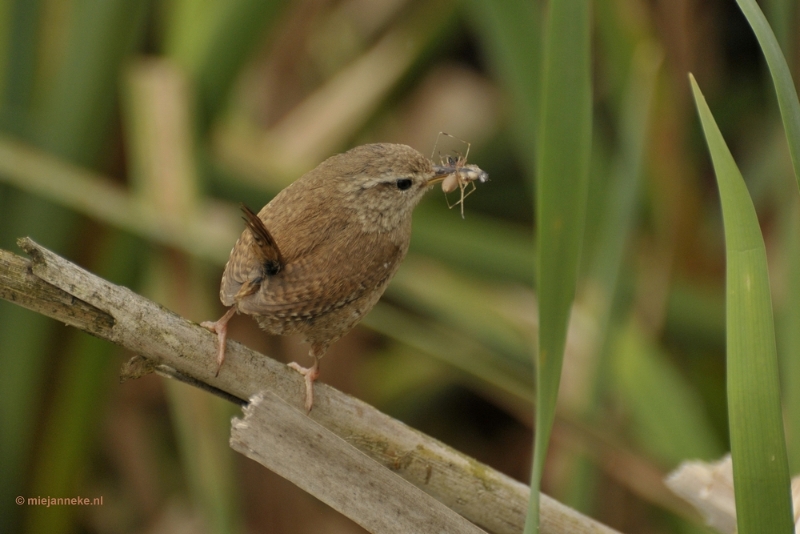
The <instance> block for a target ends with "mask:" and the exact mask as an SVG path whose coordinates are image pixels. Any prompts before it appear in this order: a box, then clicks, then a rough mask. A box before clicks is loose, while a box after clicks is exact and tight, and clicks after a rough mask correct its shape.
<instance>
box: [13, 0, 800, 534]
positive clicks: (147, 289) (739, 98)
mask: <svg viewBox="0 0 800 534" xmlns="http://www.w3.org/2000/svg"><path fill="white" fill-rule="evenodd" d="M765 4H766V5H765V6H764V9H765V11H766V13H767V16H768V17H769V18H770V23H771V25H772V27H773V28H775V29H776V33H777V36H778V41H779V43H780V44H781V46H782V47H783V50H784V51H789V53H788V54H787V56H788V61H789V66H790V69H791V70H792V71H793V72H794V71H796V68H795V67H796V64H797V57H795V54H793V53H792V51H793V50H796V48H797V44H798V43H797V42H796V39H797V38H796V35H795V34H796V32H792V31H791V28H794V27H796V20H797V9H796V4H797V2H795V1H794V0H773V1H771V2H765ZM545 9H546V2H543V1H532V2H526V1H523V0H515V1H510V2H481V1H480V0H466V1H463V2H458V1H456V0H432V1H425V2H423V1H417V0H381V1H376V0H316V1H311V0H308V1H299V0H298V1H294V2H277V1H266V0H263V1H257V0H235V1H224V0H203V1H186V0H152V1H144V0H136V1H130V0H69V1H63V0H2V1H0V246H2V247H3V248H5V249H10V250H15V249H16V247H15V244H14V242H15V239H16V238H17V237H20V236H24V235H30V236H31V237H33V238H34V239H36V240H37V241H38V242H40V243H43V244H44V245H46V246H48V247H50V248H52V249H54V250H56V251H57V252H59V253H60V254H62V255H64V256H66V257H68V258H70V259H73V260H75V261H77V262H78V263H80V264H82V265H84V266H86V267H87V268H88V269H90V270H92V271H94V272H97V273H98V274H100V275H101V276H104V277H107V278H109V279H111V280H112V281H114V282H117V283H121V284H125V285H127V286H129V287H131V288H133V289H135V290H136V291H138V292H141V293H144V294H147V295H148V296H150V297H152V298H154V299H156V300H158V301H160V302H162V303H163V304H165V305H166V306H168V307H170V308H171V309H175V310H177V311H179V312H180V313H182V314H184V315H186V316H188V317H189V318H190V319H192V320H195V321H201V320H206V319H211V318H214V317H215V316H216V314H217V313H219V312H220V309H219V308H214V306H218V305H216V304H213V303H216V302H217V298H216V295H217V289H218V281H219V275H220V273H221V269H222V265H223V264H224V261H225V259H226V257H227V254H228V251H229V250H230V247H231V246H232V244H233V242H234V241H235V239H236V237H237V236H238V233H239V232H240V231H241V228H242V227H241V223H240V222H239V220H238V214H237V212H236V209H237V208H236V206H237V205H238V203H239V202H245V203H247V204H248V205H250V206H251V207H253V208H257V207H259V206H260V205H262V204H263V203H265V202H267V201H268V200H269V199H270V198H271V196H272V195H274V194H275V193H276V192H277V191H278V190H280V189H281V188H282V187H283V186H285V184H287V183H288V182H290V181H291V180H293V179H295V178H297V177H298V176H300V175H301V174H302V173H303V172H304V171H306V170H308V169H310V168H313V167H314V166H315V165H317V164H318V163H319V162H320V161H321V160H322V159H323V158H325V157H327V156H328V155H331V154H333V153H337V152H340V151H343V150H346V149H347V148H349V147H351V146H354V145H357V144H360V143H365V142H373V141H390V142H403V143H406V144H409V145H411V146H413V147H414V148H416V149H418V150H420V151H421V152H423V153H425V154H433V157H434V158H439V157H440V156H445V155H447V154H451V153H456V152H458V153H464V152H465V151H466V147H465V146H463V145H459V144H457V143H455V144H452V145H450V144H441V142H440V145H439V146H437V147H436V149H435V150H434V143H435V142H436V139H437V134H438V132H440V131H445V132H448V133H451V134H453V135H455V136H457V137H458V138H460V139H465V140H467V141H469V142H470V143H471V145H470V152H469V160H470V161H471V162H474V163H476V164H478V165H479V166H480V167H481V168H483V169H485V170H486V171H487V172H488V173H489V175H490V178H491V181H490V182H489V183H487V184H478V190H477V191H476V192H475V193H474V194H473V195H471V196H470V197H469V198H468V199H467V200H466V219H464V220H462V219H461V218H460V215H459V213H458V210H457V209H455V210H452V211H451V210H448V209H447V204H446V202H445V199H443V198H442V193H441V192H439V191H432V192H431V193H430V194H428V196H427V198H426V200H425V201H424V202H423V204H422V205H421V206H420V207H419V209H418V211H417V213H416V214H415V220H414V233H413V237H412V246H411V251H410V253H409V257H408V258H407V260H406V262H405V264H404V266H403V267H402V269H401V271H400V272H399V273H398V275H397V277H396V279H395V280H394V281H393V283H392V284H391V286H390V288H389V290H388V291H387V294H386V296H385V297H384V298H383V299H382V301H381V303H380V304H379V305H378V306H377V307H376V309H375V310H374V311H373V312H372V313H370V314H369V315H368V316H367V318H366V319H365V321H364V325H363V327H359V328H358V329H356V330H355V331H354V332H353V333H352V334H350V335H348V336H347V337H345V338H344V339H342V340H341V341H340V342H338V343H337V344H335V345H334V347H332V349H331V353H330V354H329V355H328V356H327V357H326V358H325V360H324V362H323V364H322V378H321V379H322V380H323V381H325V382H328V383H331V384H332V385H334V386H336V387H338V388H340V389H343V390H346V391H348V392H351V393H353V394H355V395H358V396H360V397H362V398H364V399H365V400H367V401H368V402H371V403H374V404H376V405H377V406H379V407H380V408H381V409H383V410H385V411H388V412H389V413H392V414H393V415H395V416H397V417H400V418H402V419H403V420H405V421H407V422H408V423H410V424H412V425H414V426H418V427H420V428H422V429H424V430H425V431H427V432H429V433H432V434H433V435H435V436H438V437H441V438H442V439H445V440H446V441H447V442H448V443H450V444H452V445H454V446H456V447H457V448H459V449H461V450H463V451H464V452H466V453H468V454H470V455H472V456H475V457H476V458H478V459H479V460H481V461H485V462H488V463H489V464H491V465H493V466H496V467H498V468H499V469H501V470H503V471H505V472H506V473H508V474H510V475H511V476H514V477H516V478H518V479H520V480H524V481H527V477H528V476H529V473H530V461H531V444H530V440H531V426H532V424H531V421H532V417H533V415H532V414H533V408H532V404H531V401H532V399H533V398H534V392H533V384H534V376H533V369H532V361H533V359H532V352H533V347H535V345H536V335H537V332H538V318H537V312H536V310H537V306H536V295H535V292H534V290H533V288H534V287H535V280H534V278H535V276H534V273H533V271H534V265H535V261H534V250H535V246H534V238H533V236H534V235H535V234H536V229H535V228H534V227H533V226H534V223H533V221H534V220H535V219H536V214H535V213H534V205H535V201H534V198H533V191H534V188H533V187H532V185H533V184H534V183H535V179H536V176H535V174H536V173H535V170H536V165H537V153H536V146H537V142H538V141H537V139H538V132H537V129H538V122H537V121H538V120H539V117H538V108H537V106H538V101H539V100H538V99H539V94H538V91H539V89H538V86H539V83H540V80H539V78H538V76H539V73H540V69H539V64H540V62H541V59H540V58H541V45H542V28H541V25H542V23H543V20H544V15H543V13H544V11H545ZM592 10H593V11H592V23H591V24H592V73H593V74H592V76H593V82H592V83H593V94H592V98H593V107H592V109H593V124H592V150H591V162H590V176H589V199H590V202H589V206H588V209H587V213H586V224H585V232H584V235H585V237H584V243H583V250H584V253H583V255H582V257H581V266H580V271H579V276H578V285H577V293H576V302H575V306H574V307H573V310H572V318H571V321H570V326H569V333H568V338H567V347H566V355H565V359H564V369H563V375H562V380H561V391H560V393H559V404H558V409H557V412H556V418H555V426H554V431H553V439H552V442H551V454H550V457H549V461H548V463H547V464H546V465H545V469H544V479H543V489H544V491H546V492H548V493H549V494H551V495H553V496H555V497H556V498H558V499H560V500H562V501H564V502H566V503H567V504H570V505H572V506H575V507H578V508H579V509H581V510H582V511H585V512H586V513H589V514H590V515H592V516H594V517H597V518H598V519H599V520H600V521H602V522H604V523H607V524H609V525H611V526H613V527H615V528H617V529H619V530H621V531H625V532H645V531H646V532H668V531H669V532H702V531H704V527H702V526H701V525H700V524H699V520H698V519H697V518H696V516H695V515H694V514H693V513H691V512H690V511H689V510H688V508H687V507H685V506H682V505H681V504H680V503H679V502H678V501H677V499H676V498H675V497H673V496H671V495H670V494H669V493H668V492H666V490H664V488H663V486H662V485H661V484H660V482H659V479H658V477H648V476H641V477H640V478H638V479H636V480H633V477H634V476H636V474H637V473H642V472H643V470H644V471H647V472H655V473H657V474H659V475H663V474H666V473H667V472H668V470H670V469H672V468H674V467H675V466H676V464H677V463H678V462H679V461H680V460H682V459H684V458H686V457H689V456H691V457H700V458H702V459H705V460H711V459H714V458H716V457H717V456H718V455H720V454H722V453H723V452H724V451H725V450H727V449H728V448H729V446H728V444H727V441H728V439H727V415H726V409H725V393H724V383H725V366H724V349H725V329H724V320H723V319H724V238H723V231H722V220H721V211H720V205H719V197H718V194H717V192H716V185H715V183H714V179H713V174H712V168H711V162H710V159H709V157H708V152H707V148H706V146H705V143H704V140H703V137H702V133H701V131H700V129H699V126H698V121H697V118H696V115H695V112H694V109H693V107H692V102H691V97H690V92H689V85H688V83H687V80H686V74H687V72H689V71H692V72H694V73H695V76H696V77H697V79H698V82H699V84H700V85H701V86H702V87H703V91H704V93H705V95H706V97H707V98H708V101H709V105H710V107H711V109H712V110H713V111H714V115H715V117H716V118H717V120H718V122H719V124H720V127H721V129H722V132H723V135H724V136H725V138H726V140H727V141H728V144H729V146H730V147H731V148H732V150H733V155H734V157H735V158H736V160H737V162H739V165H740V167H741V168H742V169H743V171H744V172H743V174H744V177H745V179H746V180H747V181H748V185H749V186H750V187H751V194H752V196H753V198H754V203H755V208H756V210H757V213H758V215H759V218H760V220H761V223H762V231H763V234H764V238H765V242H766V247H767V257H768V259H769V268H770V279H771V283H772V290H773V302H774V309H775V319H776V323H777V325H778V330H777V336H778V356H779V360H780V362H781V365H782V374H781V378H782V381H783V390H784V392H786V394H785V397H784V409H785V414H786V421H787V441H788V453H789V464H790V465H791V466H792V467H793V469H794V471H793V472H795V471H797V466H798V465H800V450H798V449H800V431H798V428H800V423H798V421H800V415H798V414H800V399H798V396H797V394H796V393H794V392H795V391H800V387H798V386H797V385H796V383H797V382H798V379H800V369H798V365H797V363H796V361H797V360H798V359H797V358H796V357H792V356H796V353H797V350H798V349H797V347H798V346H800V343H798V341H797V337H798V332H800V329H798V328H797V317H798V306H797V305H796V302H797V301H798V283H797V280H798V279H800V277H793V276H791V275H790V273H792V272H797V268H798V267H797V266H798V265H800V259H798V258H800V253H798V245H797V242H798V240H797V236H798V228H797V225H798V224H800V216H798V215H797V214H798V209H800V202H798V193H797V185H796V182H795V179H794V176H793V172H792V166H791V159H790V157H789V152H788V150H787V147H786V138H785V136H784V135H783V133H782V124H781V118H780V115H779V113H778V106H777V102H776V99H775V96H774V94H775V92H774V88H773V86H772V84H771V83H770V79H769V77H768V75H767V71H766V66H765V62H764V60H763V56H762V54H761V52H760V49H759V47H758V44H757V42H756V40H755V38H754V37H753V34H752V32H751V30H750V28H749V27H748V25H747V21H746V20H745V18H744V17H743V15H742V13H741V12H740V11H739V10H738V8H737V7H736V5H735V4H734V3H733V2H722V1H713V2H708V1H703V0H688V1H686V2H645V1H643V0H608V1H603V2H594V3H593V6H592ZM796 78H797V76H796V75H795V79H796ZM76 193H77V194H76ZM231 335H232V337H234V338H236V339H240V340H242V341H243V342H246V343H248V344H250V345H251V346H253V347H254V348H257V349H259V350H261V351H263V352H265V353H267V354H270V355H272V356H275V357H279V358H284V359H286V361H289V360H291V359H298V358H303V357H304V353H305V351H306V349H305V347H303V346H302V345H300V344H299V343H297V342H296V341H295V340H283V339H280V338H277V339H276V338H267V336H265V335H263V334H262V333H261V332H259V331H258V330H257V328H256V327H255V324H254V322H253V321H250V320H249V319H247V318H241V319H238V320H236V321H235V322H234V323H233V325H232V333H231ZM128 356H130V355H127V354H121V351H120V350H118V349H117V348H116V347H113V346H110V345H108V344H106V343H103V342H100V341H97V340H95V339H92V338H89V337H87V336H85V335H84V334H81V333H77V332H74V331H71V330H67V329H64V328H61V327H60V326H59V325H57V324H54V323H53V322H52V321H49V320H47V319H44V318H42V317H39V316H36V315H35V314H33V313H31V312H28V311H25V310H22V309H20V308H17V307H15V306H13V305H11V304H10V303H6V302H0V363H2V369H3V372H2V373H0V518H2V530H3V531H9V532H53V533H58V532H78V531H82V532H140V531H143V530H147V531H157V530H165V531H177V530H180V529H181V528H191V529H193V530H196V531H207V532H236V531H244V530H252V531H274V532H287V533H288V532H292V533H294V532H318V531H319V525H320V524H326V525H328V526H329V528H331V529H333V528H334V527H333V526H331V525H336V528H338V529H339V530H341V531H343V532H347V531H352V532H359V529H358V528H357V527H355V526H354V525H353V524H352V523H349V522H348V521H346V520H345V519H343V518H341V517H339V516H336V515H335V514H333V513H332V512H330V511H329V510H326V509H322V508H321V507H319V506H318V503H316V502H315V501H313V500H312V499H311V498H309V497H307V496H305V495H303V494H302V493H301V492H299V490H295V489H293V488H291V487H287V484H286V483H285V482H283V481H281V480H279V479H277V478H276V477H275V476H274V475H271V474H269V473H267V472H266V471H264V470H262V469H256V468H254V467H253V466H252V464H251V463H249V461H247V460H245V459H243V458H239V457H237V456H235V455H232V453H230V451H229V450H228V448H227V433H228V429H227V426H228V417H229V416H230V414H231V413H232V408H231V407H229V406H227V405H225V404H224V403H220V404H218V403H216V402H215V401H216V399H214V400H202V398H197V397H193V396H192V395H193V392H187V391H183V390H181V388H175V387H174V385H165V384H164V383H163V382H162V381H161V380H160V379H157V378H155V377H152V376H151V377H146V378H143V379H140V380H137V381H134V382H126V383H124V384H121V385H120V384H117V381H116V379H115V372H114V371H115V369H116V368H118V366H119V364H120V363H121V362H122V361H123V359H124V358H127V357H128ZM301 363H302V361H301ZM47 495H50V496H88V497H95V496H100V495H102V496H103V497H104V504H103V506H100V507H62V508H42V507H34V506H17V505H16V504H15V503H14V499H15V498H16V497H17V496H25V497H32V496H47Z"/></svg>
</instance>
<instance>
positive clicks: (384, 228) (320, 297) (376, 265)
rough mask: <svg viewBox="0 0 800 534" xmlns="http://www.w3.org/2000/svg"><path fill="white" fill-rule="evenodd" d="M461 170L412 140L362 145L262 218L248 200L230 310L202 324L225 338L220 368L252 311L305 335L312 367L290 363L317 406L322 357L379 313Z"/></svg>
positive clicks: (235, 253) (226, 285)
mask: <svg viewBox="0 0 800 534" xmlns="http://www.w3.org/2000/svg"><path fill="white" fill-rule="evenodd" d="M475 168H476V169H477V167H475ZM462 172H467V170H466V169H463V168H458V167H456V166H449V165H434V163H433V162H432V161H431V160H429V159H428V158H426V157H425V156H423V155H422V154H420V153H419V152H417V151H416V150H414V149H413V148H411V147H408V146H405V145H396V144H388V143H386V144H371V145H363V146H359V147H356V148H353V149H352V150H349V151H347V152H345V153H343V154H338V155H336V156H332V157H330V158H328V159H327V160H325V161H324V162H322V163H321V164H320V165H319V166H317V167H316V168H315V169H313V170H311V171H309V172H307V173H306V174H304V175H303V176H302V177H300V178H299V179H298V180H296V181H295V182H294V183H292V184H291V185H289V186H288V187H286V188H285V189H284V190H283V191H281V192H280V193H278V194H277V195H276V196H275V198H273V199H272V201H270V202H269V203H268V204H267V205H266V206H264V207H263V208H262V209H261V211H259V212H258V215H256V214H254V213H253V212H251V211H250V210H249V209H247V208H246V207H244V206H243V207H242V209H243V212H244V219H245V223H246V226H247V227H246V228H245V230H244V231H243V232H242V235H241V236H240V237H239V239H238V240H237V241H236V244H235V245H234V247H233V249H232V250H231V254H230V258H229V259H228V263H227V264H226V265H225V272H224V274H223V275H222V284H221V287H220V292H219V295H220V300H222V303H223V304H224V305H225V306H230V309H229V310H228V311H227V313H225V315H223V316H222V318H220V319H219V320H218V321H216V322H210V321H207V322H204V323H202V326H204V327H206V328H208V329H210V330H212V331H214V332H216V333H217V336H218V353H217V374H219V370H220V368H221V367H222V364H223V362H224V361H225V341H226V337H227V323H228V321H229V320H230V318H231V317H232V316H233V314H234V313H237V312H238V313H244V314H247V315H252V316H253V318H254V319H255V320H256V321H257V322H258V324H259V325H260V326H261V328H263V329H264V330H266V331H267V332H269V333H272V334H280V335H285V334H302V335H303V336H304V338H305V341H306V342H307V343H309V344H310V345H311V349H310V351H309V354H310V356H311V358H312V359H313V364H312V365H311V367H309V368H305V367H301V366H300V365H298V364H297V363H291V364H289V366H290V367H292V368H293V369H295V370H297V371H298V372H300V373H301V374H302V375H303V376H304V377H305V388H306V401H305V408H306V411H310V410H311V407H312V406H313V402H314V390H313V383H314V381H315V380H316V379H317V377H318V376H319V359H320V358H321V357H322V356H323V355H324V354H325V351H326V350H327V349H328V346H329V345H330V344H331V343H333V342H334V341H336V340H338V339H339V338H341V337H342V336H343V335H344V334H345V333H347V332H348V331H349V330H350V329H352V328H353V327H354V326H355V325H356V323H358V322H359V321H360V320H361V318H362V317H363V316H364V315H365V314H366V313H367V312H368V311H369V310H370V309H372V307H373V306H374V305H375V303H376V302H377V301H378V299H379V298H380V297H381V295H382V294H383V291H384V289H386V286H387V285H388V283H389V281H390V280H391V279H392V276H394V274H395V272H397V269H398V267H399V266H400V262H401V261H402V260H403V258H404V257H405V255H406V252H407V251H408V245H409V241H410V238H411V214H412V212H413V210H414V207H415V206H416V205H417V204H418V203H419V201H420V199H421V198H422V196H423V195H424V194H425V192H426V191H427V190H428V189H429V188H430V186H431V185H432V184H434V183H436V182H441V181H442V180H444V179H445V178H447V177H448V176H451V175H453V174H455V173H462ZM470 172H474V171H470ZM481 172H483V171H481ZM484 175H485V173H484Z"/></svg>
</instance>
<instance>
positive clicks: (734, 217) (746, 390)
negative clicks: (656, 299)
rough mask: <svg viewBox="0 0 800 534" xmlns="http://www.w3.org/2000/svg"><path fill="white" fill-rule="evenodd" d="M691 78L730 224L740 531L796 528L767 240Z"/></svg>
mask: <svg viewBox="0 0 800 534" xmlns="http://www.w3.org/2000/svg"><path fill="white" fill-rule="evenodd" d="M690 79H691V84H692V91H693V93H694V99H695V103H696V104H697V110H698V113H699V115H700V120H701V122H702V124H703V131H704V133H705V137H706V142H707V143H708V148H709V151H710V152H711V159H712V161H713V163H714V172H715V173H716V175H717V184H718V186H719V192H720V198H721V200H722V218H723V223H724V226H725V251H726V334H727V335H726V337H727V389H728V419H729V426H730V441H731V455H732V456H733V480H734V488H735V494H736V512H737V522H738V532H739V534H753V533H764V534H775V533H779V532H783V533H786V534H789V533H790V532H794V526H793V520H792V502H791V494H790V491H789V466H788V461H787V457H786V442H785V438H784V431H783V420H782V415H781V399H780V385H779V380H778V356H777V350H776V348H775V332H774V326H773V319H772V299H771V297H770V287H769V276H768V271H767V255H766V250H765V248H764V240H763V238H762V237H761V230H760V228H759V225H758V218H757V217H756V211H755V207H754V206H753V202H752V200H751V199H750V194H749V193H748V191H747V186H746V185H745V183H744V179H743V178H742V175H741V173H740V172H739V168H738V167H737V166H736V162H735V161H734V160H733V156H732V155H731V153H730V150H728V146H727V145H726V144H725V140H724V139H723V138H722V133H721V132H720V131H719V128H718V127H717V123H716V122H715V121H714V117H713V116H712V115H711V110H710V109H709V108H708V104H706V101H705V98H704V97H703V94H702V93H701V92H700V88H699V87H698V85H697V82H695V80H694V77H693V76H691V75H690Z"/></svg>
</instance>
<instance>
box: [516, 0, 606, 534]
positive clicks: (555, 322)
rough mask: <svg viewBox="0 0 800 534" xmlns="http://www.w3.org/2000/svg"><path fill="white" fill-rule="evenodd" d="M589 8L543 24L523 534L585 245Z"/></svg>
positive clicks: (534, 521)
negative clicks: (532, 431)
mask: <svg viewBox="0 0 800 534" xmlns="http://www.w3.org/2000/svg"><path fill="white" fill-rule="evenodd" d="M589 7H590V4H589V3H588V2H586V1H584V0H556V1H553V2H551V4H550V7H549V14H548V19H547V28H546V39H545V50H544V62H543V66H544V72H543V77H542V87H541V94H542V102H541V111H540V115H539V119H540V128H539V130H538V131H539V134H538V148H539V150H538V159H537V190H536V226H537V232H538V236H537V264H538V268H537V271H536V272H537V276H538V288H537V291H538V304H539V346H538V352H537V360H538V361H537V373H536V382H537V384H536V385H537V387H536V435H535V437H534V458H533V468H532V474H531V500H530V505H529V510H528V518H527V520H526V524H525V532H526V533H534V532H538V530H539V486H540V481H541V476H542V470H543V468H544V460H545V456H546V454H547V446H548V442H549V439H550V432H551V430H552V426H553V420H554V417H555V406H556V399H557V396H558V385H559V382H560V378H561V367H562V362H563V357H564V345H565V343H566V335H567V326H568V323H569V317H570V311H571V307H572V302H573V300H574V297H575V286H576V281H577V277H578V265H579V261H580V253H581V245H582V243H583V230H584V220H585V215H586V200H587V192H588V185H589V180H588V178H589V157H590V152H591V130H592V86H591V62H590V51H591V46H590V27H591V24H590V10H589Z"/></svg>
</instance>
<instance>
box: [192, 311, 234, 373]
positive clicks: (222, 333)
mask: <svg viewBox="0 0 800 534" xmlns="http://www.w3.org/2000/svg"><path fill="white" fill-rule="evenodd" d="M234 313H236V306H232V307H231V309H229V310H228V311H227V312H225V315H223V316H222V317H220V318H219V319H218V320H216V321H203V322H202V323H200V326H202V327H203V328H207V329H209V330H211V331H212V332H215V333H216V334H217V373H216V374H215V375H214V376H219V370H220V369H221V368H222V364H223V363H224V362H225V342H226V341H227V339H228V321H230V320H231V317H233V314H234Z"/></svg>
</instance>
